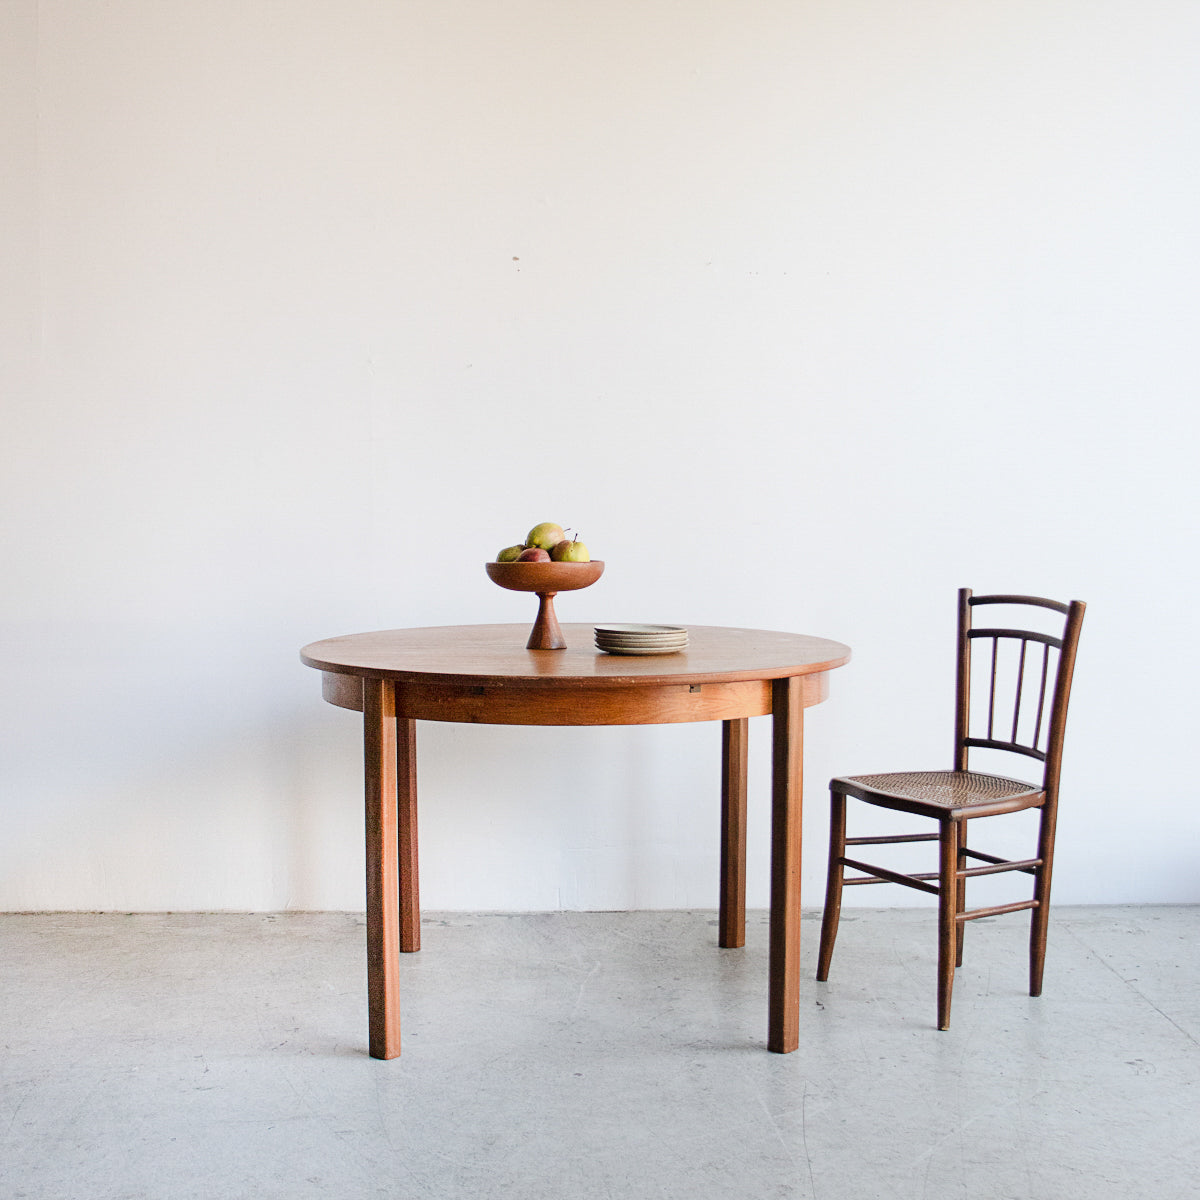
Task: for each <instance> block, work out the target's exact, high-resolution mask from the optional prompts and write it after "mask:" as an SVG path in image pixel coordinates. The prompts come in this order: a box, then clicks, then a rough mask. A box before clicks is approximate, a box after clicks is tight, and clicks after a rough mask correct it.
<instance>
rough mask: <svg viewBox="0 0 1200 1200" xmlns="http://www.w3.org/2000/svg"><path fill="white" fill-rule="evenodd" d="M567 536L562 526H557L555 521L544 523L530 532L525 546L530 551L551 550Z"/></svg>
mask: <svg viewBox="0 0 1200 1200" xmlns="http://www.w3.org/2000/svg"><path fill="white" fill-rule="evenodd" d="M566 536H567V535H566V534H565V533H563V527H562V526H561V525H556V524H555V523H554V522H553V521H543V522H542V523H541V524H540V525H535V526H534V527H533V528H532V529H531V530H530V531H529V536H528V537H527V538H526V539H525V546H526V548H528V549H534V548H536V549H539V550H549V549H551V548H552V547H554V546H556V545H557V544H558V543H559V542H561V541H562V540H563V538H564V537H566Z"/></svg>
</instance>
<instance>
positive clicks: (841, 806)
mask: <svg viewBox="0 0 1200 1200" xmlns="http://www.w3.org/2000/svg"><path fill="white" fill-rule="evenodd" d="M845 853H846V797H845V796H844V795H843V794H842V793H841V792H835V791H834V790H833V789H832V788H830V789H829V872H828V874H827V876H826V878H825V911H824V913H823V914H822V916H821V950H820V953H819V954H818V956H817V979H818V980H819V981H820V982H821V983H824V982H825V981H826V980H827V979H828V978H829V962H830V960H831V959H832V958H833V943H834V939H835V938H836V937H837V931H838V918H839V917H840V916H841V915H842V878H843V877H844V875H845V871H846V868H845V867H844V866H843V865H842V862H841V859H842V856H843V855H844V854H845Z"/></svg>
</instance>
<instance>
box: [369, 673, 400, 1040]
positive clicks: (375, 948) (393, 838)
mask: <svg viewBox="0 0 1200 1200" xmlns="http://www.w3.org/2000/svg"><path fill="white" fill-rule="evenodd" d="M363 701H364V703H363V760H364V768H365V769H364V772H363V773H364V776H365V783H366V788H365V792H366V822H365V824H366V858H367V1001H368V1011H369V1022H368V1028H369V1035H370V1049H371V1056H372V1057H373V1058H395V1057H396V1056H397V1055H398V1054H399V1053H400V1005H399V1003H397V1001H396V997H397V995H398V993H399V982H400V978H399V974H400V959H399V951H400V883H399V863H398V840H397V835H398V830H397V823H396V708H395V700H394V699H393V688H392V685H391V683H389V682H388V681H387V680H386V679H371V680H368V681H366V683H365V685H364V687H363Z"/></svg>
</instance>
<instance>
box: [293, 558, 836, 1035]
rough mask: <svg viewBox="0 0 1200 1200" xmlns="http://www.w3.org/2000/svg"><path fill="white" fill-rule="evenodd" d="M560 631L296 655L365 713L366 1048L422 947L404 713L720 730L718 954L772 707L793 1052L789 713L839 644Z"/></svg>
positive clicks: (453, 630) (439, 638)
mask: <svg viewBox="0 0 1200 1200" xmlns="http://www.w3.org/2000/svg"><path fill="white" fill-rule="evenodd" d="M498 565H500V566H511V565H514V564H498ZM522 565H524V566H531V565H532V566H534V567H542V566H545V565H546V564H522ZM552 565H553V566H556V567H562V566H568V567H569V566H585V565H588V564H563V563H556V564H552ZM522 590H523V589H522ZM530 590H532V589H530ZM563 631H564V633H565V636H566V641H567V646H566V647H565V648H563V649H560V650H554V651H545V650H536V649H535V650H530V649H528V648H527V647H525V646H523V645H522V640H523V627H522V626H519V625H475V626H448V627H437V628H427V629H398V630H386V631H381V632H377V633H364V634H351V635H348V636H345V637H339V638H329V639H327V640H325V641H321V642H314V643H313V644H312V645H310V646H306V647H305V648H304V650H303V651H301V659H302V661H303V662H305V663H306V664H307V665H308V666H310V667H314V668H316V669H317V670H319V671H321V673H322V682H321V691H322V695H323V696H324V697H325V699H326V700H328V701H329V702H330V703H331V704H335V705H338V706H339V707H342V708H349V709H354V710H359V711H362V713H363V729H364V747H365V754H366V764H367V770H366V792H367V845H368V853H367V907H368V919H367V930H368V934H367V942H368V952H367V965H368V972H367V973H368V997H369V1002H370V1020H369V1028H370V1031H371V1053H372V1055H374V1056H375V1057H378V1058H391V1057H394V1056H395V1055H396V1054H398V1053H399V1052H400V1022H399V981H398V974H397V971H398V957H399V950H400V949H401V948H402V949H404V950H416V949H417V948H418V947H419V946H420V904H419V896H418V880H417V775H416V739H415V722H416V721H417V720H438V721H472V722H479V723H483V724H524V725H640V724H659V723H667V722H680V721H716V720H720V721H722V722H723V726H722V729H723V750H722V783H721V787H722V814H723V815H722V835H721V837H722V848H723V852H722V867H721V904H722V915H721V920H720V922H719V924H720V934H719V937H720V939H721V944H722V945H726V944H729V943H728V939H732V938H734V937H736V938H737V939H738V941H737V943H736V944H739V945H740V944H742V940H743V939H744V928H745V791H746V763H747V758H746V750H745V747H746V736H747V728H748V727H747V720H748V718H749V717H751V716H763V715H766V714H768V713H771V714H773V721H772V731H773V785H772V789H773V803H772V814H773V815H772V889H771V895H772V899H771V934H770V936H771V954H770V980H769V985H768V992H769V1014H768V1044H769V1046H770V1048H771V1049H772V1050H779V1051H787V1050H792V1049H795V1047H796V1045H797V1044H798V1032H799V938H800V907H799V906H800V877H799V869H800V828H801V817H802V782H803V780H802V770H801V764H802V756H803V710H804V708H805V707H807V706H809V705H812V704H817V703H820V701H822V700H824V699H825V698H826V697H827V696H828V694H829V682H828V672H829V671H831V670H833V669H835V668H836V667H839V666H841V665H842V664H843V663H845V662H847V661H848V660H849V657H850V652H849V650H848V648H847V647H845V646H843V645H841V644H840V643H838V642H830V641H827V640H825V639H823V638H813V637H807V636H804V635H801V634H789V633H778V632H771V631H764V630H753V629H721V628H714V627H711V626H693V627H691V628H690V629H689V644H688V648H687V650H686V651H684V652H682V653H678V654H662V655H647V656H619V655H609V654H604V653H602V652H600V651H598V650H597V649H595V647H594V645H593V644H592V626H590V625H580V624H576V625H568V626H565V627H563Z"/></svg>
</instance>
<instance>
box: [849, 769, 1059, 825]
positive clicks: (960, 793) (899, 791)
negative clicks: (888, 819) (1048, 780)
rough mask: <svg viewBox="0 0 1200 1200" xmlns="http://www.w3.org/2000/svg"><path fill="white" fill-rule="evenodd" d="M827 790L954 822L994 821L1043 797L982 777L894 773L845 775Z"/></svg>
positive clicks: (1024, 786) (1017, 784) (1015, 783)
mask: <svg viewBox="0 0 1200 1200" xmlns="http://www.w3.org/2000/svg"><path fill="white" fill-rule="evenodd" d="M829 786H830V787H831V788H834V789H836V790H837V791H840V792H843V793H844V794H845V795H847V796H854V797H855V798H856V799H858V800H863V801H865V802H867V803H868V804H874V805H877V806H878V807H880V808H892V809H896V810H897V811H899V812H911V813H917V814H918V815H920V816H928V817H943V816H948V817H950V818H951V819H953V818H954V817H956V816H961V815H963V814H966V813H968V812H969V813H970V814H971V816H975V817H982V816H990V815H992V814H994V813H1006V812H1019V811H1020V810H1021V809H1023V808H1037V807H1039V806H1040V805H1041V804H1043V803H1044V802H1045V799H1046V793H1045V791H1044V790H1043V789H1042V788H1040V787H1037V786H1035V785H1034V784H1032V783H1025V782H1023V781H1022V780H1020V779H1008V778H1006V777H1005V776H1003V775H985V774H983V773H982V772H980V771H896V772H893V773H891V774H887V775H845V776H842V777H841V778H838V779H834V780H831V781H830V784H829Z"/></svg>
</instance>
